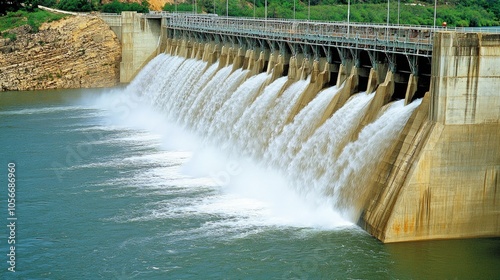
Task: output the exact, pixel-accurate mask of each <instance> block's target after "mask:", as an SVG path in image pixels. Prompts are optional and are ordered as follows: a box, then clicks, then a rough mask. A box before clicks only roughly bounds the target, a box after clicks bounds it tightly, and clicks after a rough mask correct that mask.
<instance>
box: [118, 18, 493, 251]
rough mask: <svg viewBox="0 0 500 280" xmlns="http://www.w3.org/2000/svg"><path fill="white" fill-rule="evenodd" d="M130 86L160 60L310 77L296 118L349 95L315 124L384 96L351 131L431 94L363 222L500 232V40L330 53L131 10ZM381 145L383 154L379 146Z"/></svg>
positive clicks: (126, 31) (379, 228) (403, 234)
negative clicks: (163, 56)
mask: <svg viewBox="0 0 500 280" xmlns="http://www.w3.org/2000/svg"><path fill="white" fill-rule="evenodd" d="M121 21H122V23H121V24H122V28H121V29H120V30H121V31H120V35H121V38H122V46H123V60H122V64H121V71H122V72H121V76H120V77H121V81H122V82H129V81H131V80H132V79H133V77H134V76H135V75H136V74H137V72H138V71H139V70H140V69H142V67H143V66H144V65H145V64H146V63H147V62H148V61H150V60H151V59H152V58H153V57H154V56H156V55H157V54H158V53H168V54H170V55H174V56H180V57H185V58H196V59H198V60H203V61H205V62H207V68H208V66H210V65H212V64H214V63H215V62H218V63H219V66H218V67H219V69H221V68H223V67H225V66H229V65H232V72H234V71H235V70H236V69H239V68H241V69H245V70H249V74H248V75H247V77H246V78H245V79H248V78H249V77H250V76H254V75H257V74H259V73H261V72H267V73H269V74H272V77H271V78H270V79H269V80H268V81H267V82H266V84H270V83H272V81H274V80H276V79H278V78H279V77H281V76H287V77H288V80H287V82H286V85H285V86H284V87H283V89H282V91H284V90H285V89H286V88H287V87H288V86H290V85H291V84H292V83H294V82H296V81H299V80H305V79H306V78H307V79H309V80H308V85H307V87H306V88H305V90H304V91H303V92H302V93H301V94H300V97H299V98H298V99H297V102H296V103H295V104H293V108H292V110H291V113H290V115H289V116H288V118H287V120H286V123H288V124H289V123H291V122H292V121H293V119H294V117H295V116H297V115H298V114H299V112H300V111H301V110H302V109H303V108H305V107H306V106H307V105H308V104H309V103H311V101H312V100H313V99H314V98H315V97H316V96H317V95H318V94H319V93H320V92H321V91H322V90H323V89H325V88H328V87H333V86H335V87H337V88H338V89H339V90H338V92H337V93H336V94H335V96H333V98H332V99H331V100H330V101H329V103H328V105H327V106H326V107H325V110H324V112H322V113H321V118H320V119H319V121H318V122H317V123H315V124H314V126H315V128H314V129H312V130H311V132H308V133H309V135H307V136H303V137H304V139H307V137H309V136H311V135H312V133H314V130H315V129H317V128H319V127H321V125H322V124H324V123H325V122H327V121H328V120H329V119H330V118H331V117H332V116H333V115H334V114H335V112H337V111H339V110H340V109H341V108H342V107H343V106H344V105H345V104H346V102H347V101H348V100H349V99H350V98H351V97H352V96H353V95H354V94H355V93H358V92H366V93H368V94H369V93H373V94H374V97H373V99H372V100H371V102H370V103H369V104H368V105H367V106H368V107H367V110H366V113H365V114H364V116H363V117H362V118H361V120H360V122H359V124H356V125H355V126H356V127H355V128H354V129H353V131H352V134H351V135H350V136H349V137H350V138H351V139H350V140H351V141H354V140H356V139H357V138H358V137H359V134H360V133H361V131H362V129H363V128H364V127H366V126H368V125H369V124H370V123H372V122H373V121H374V120H376V119H377V118H378V117H379V116H380V114H382V112H384V111H385V110H386V107H387V106H386V105H388V104H389V103H391V102H392V101H395V100H401V99H404V100H405V104H411V103H412V102H414V101H415V100H416V99H421V102H422V103H421V105H420V106H419V107H418V108H417V109H416V110H415V111H414V112H413V114H412V115H411V117H410V118H409V120H408V122H407V123H406V125H405V126H404V129H403V130H402V132H401V134H400V135H399V136H398V138H397V141H395V142H394V143H392V144H391V147H390V149H388V150H387V152H386V153H385V154H384V155H383V156H382V162H381V163H380V164H379V165H377V166H376V167H375V169H374V171H373V174H372V175H370V178H369V180H367V182H368V183H367V185H366V188H367V189H368V190H369V191H366V192H364V194H363V196H362V197H361V196H360V197H359V198H358V200H357V201H356V203H353V204H356V206H357V207H359V208H360V209H361V214H360V216H359V217H358V224H359V225H360V226H362V227H363V228H364V229H366V230H367V231H368V232H369V233H370V234H372V235H373V236H375V237H376V238H378V239H380V240H381V241H383V242H386V243H390V242H401V241H413V240H427V239H443V238H470V237H485V236H500V194H499V191H498V189H499V187H500V94H499V92H500V91H499V90H500V70H499V69H498V67H496V65H499V63H500V37H499V36H498V35H495V34H480V33H459V32H438V33H435V34H434V43H433V49H432V52H431V53H432V55H431V56H426V55H424V56H421V55H411V54H410V55H408V54H407V53H399V52H397V51H395V52H385V51H384V50H365V49H358V50H353V49H349V48H348V47H345V46H339V47H318V46H315V45H308V44H303V43H300V42H295V41H290V42H282V41H279V40H272V39H266V38H255V37H245V36H233V35H223V34H218V33H210V32H203V31H200V32H198V31H193V30H187V29H185V28H184V29H183V28H172V27H171V26H170V23H169V20H168V19H166V18H150V19H147V18H143V17H142V18H141V16H139V15H138V14H136V13H132V12H131V13H123V15H122V20H121ZM373 149H377V147H373Z"/></svg>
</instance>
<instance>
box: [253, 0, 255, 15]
mask: <svg viewBox="0 0 500 280" xmlns="http://www.w3.org/2000/svg"><path fill="white" fill-rule="evenodd" d="M253 18H255V0H253Z"/></svg>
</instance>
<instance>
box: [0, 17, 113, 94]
mask: <svg viewBox="0 0 500 280" xmlns="http://www.w3.org/2000/svg"><path fill="white" fill-rule="evenodd" d="M31 31H32V30H31V27H29V26H28V25H25V26H22V27H19V28H16V29H12V30H9V33H15V34H16V37H17V39H16V40H14V41H11V40H9V39H0V91H7V90H37V89H55V88H81V87H83V88H90V87H110V86H114V85H116V84H117V83H118V82H119V78H120V73H119V67H120V60H121V49H120V42H119V41H118V39H117V37H116V35H115V34H114V33H113V31H111V29H110V28H109V26H108V25H106V23H104V22H103V21H102V20H101V19H99V18H97V17H91V16H72V17H68V18H65V19H62V20H59V21H56V22H51V23H44V24H43V25H42V26H41V27H40V30H39V32H37V33H32V32H31Z"/></svg>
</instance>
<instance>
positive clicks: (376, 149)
mask: <svg viewBox="0 0 500 280" xmlns="http://www.w3.org/2000/svg"><path fill="white" fill-rule="evenodd" d="M421 102H422V101H421V100H416V101H414V102H412V103H410V104H409V105H407V106H404V100H400V101H397V102H394V103H393V104H390V106H389V108H388V109H387V110H386V111H385V112H384V113H383V115H382V116H380V117H379V118H378V119H377V120H375V121H374V122H373V123H371V124H369V125H367V126H366V127H365V128H363V129H362V130H361V132H360V134H359V136H358V139H357V140H356V141H354V142H351V143H349V144H348V145H347V146H346V147H345V149H344V150H343V151H342V154H341V155H340V156H339V157H338V160H337V163H336V165H335V170H333V169H332V170H331V172H327V173H326V174H325V175H324V176H323V178H320V181H322V182H334V184H332V185H329V186H328V187H327V191H326V193H328V194H331V193H334V196H335V198H336V199H335V201H336V206H337V208H339V209H342V210H343V211H344V212H346V214H347V215H349V216H350V218H351V219H353V220H354V219H358V218H359V216H360V214H361V213H360V211H361V209H362V208H361V207H362V205H364V204H365V201H366V199H367V198H368V196H369V195H370V193H371V192H370V190H371V188H369V184H370V176H369V175H368V174H365V172H366V170H370V171H376V170H377V166H378V165H379V164H381V162H382V160H383V156H384V154H385V153H386V152H387V151H388V149H389V148H390V147H391V146H392V145H393V143H394V141H395V140H396V139H397V137H398V136H399V134H400V132H401V130H402V129H403V127H404V126H405V124H406V123H407V122H408V119H409V118H410V116H411V114H412V113H413V111H414V110H415V109H416V108H417V107H418V106H419V105H420V103H421Z"/></svg>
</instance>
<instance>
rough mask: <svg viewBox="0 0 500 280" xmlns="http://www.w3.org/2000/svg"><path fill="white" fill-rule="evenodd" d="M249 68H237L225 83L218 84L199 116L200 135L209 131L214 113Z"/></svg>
mask: <svg viewBox="0 0 500 280" xmlns="http://www.w3.org/2000/svg"><path fill="white" fill-rule="evenodd" d="M248 72H250V71H249V70H242V69H237V70H236V71H234V72H233V73H232V74H231V75H230V76H229V77H228V78H227V79H226V80H224V83H223V84H218V85H217V90H216V91H215V92H214V94H213V96H211V98H210V100H209V102H207V104H206V106H204V107H203V108H202V112H203V113H202V115H201V116H199V121H198V122H197V125H196V128H195V129H196V131H198V132H199V133H200V135H203V136H205V135H206V134H207V133H208V130H209V128H210V126H211V125H212V122H213V118H214V115H215V114H216V112H217V111H218V110H219V109H220V108H221V107H222V105H223V104H224V102H226V100H227V99H229V97H230V96H231V95H232V94H233V93H234V91H235V90H236V89H237V88H238V86H239V85H241V83H242V82H243V80H244V79H245V77H246V76H247V74H248Z"/></svg>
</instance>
